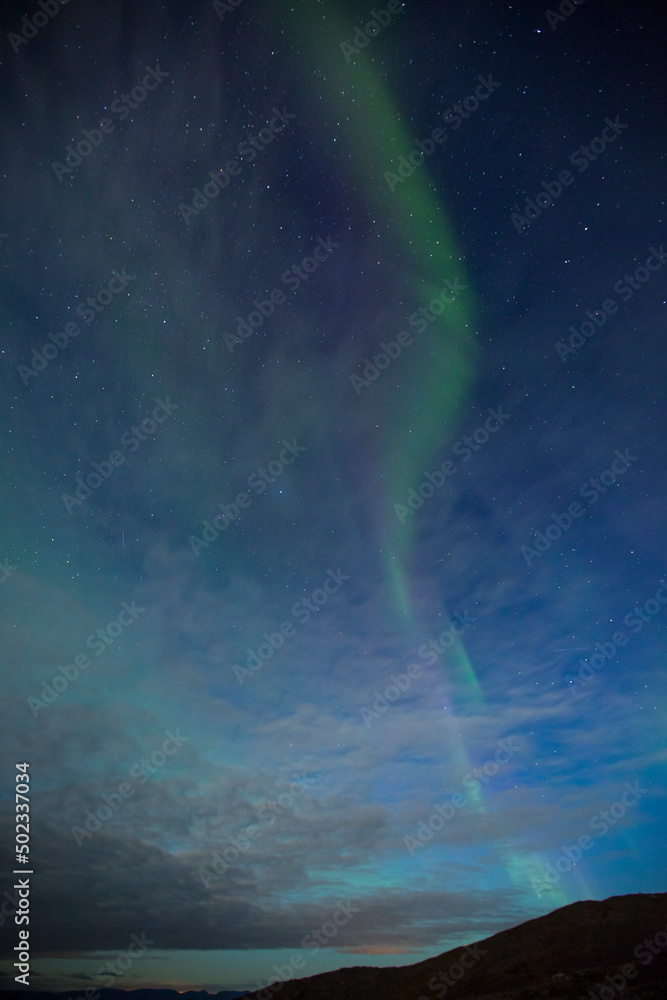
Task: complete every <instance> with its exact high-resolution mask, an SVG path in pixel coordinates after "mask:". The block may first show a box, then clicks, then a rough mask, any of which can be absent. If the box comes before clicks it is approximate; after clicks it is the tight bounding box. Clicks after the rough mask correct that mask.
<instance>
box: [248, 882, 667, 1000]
mask: <svg viewBox="0 0 667 1000" xmlns="http://www.w3.org/2000/svg"><path fill="white" fill-rule="evenodd" d="M277 987H278V983H276V985H275V986H273V988H272V990H271V991H269V990H258V991H254V992H251V993H247V994H245V998H244V1000H268V997H269V996H276V997H279V998H280V1000H441V998H446V1000H596V998H599V1000H614V998H616V997H622V998H623V1000H667V893H659V894H650V895H641V894H639V895H630V896H612V897H611V898H610V899H606V900H604V901H602V902H598V901H596V900H585V901H582V902H577V903H571V904H570V905H569V906H563V907H561V908H560V909H558V910H554V911H553V913H549V914H547V915H546V916H544V917H537V918H536V919H535V920H529V921H527V922H526V923H523V924H520V925H519V926H518V927H514V928H512V929H511V930H507V931H501V932H500V933H499V934H494V935H493V936H492V937H489V938H486V939H485V940H483V941H480V942H477V943H476V944H475V945H469V946H467V947H463V948H461V947H459V948H454V949H452V950H451V951H448V952H445V953H444V954H443V955H439V956H438V957H437V958H429V959H426V960H425V961H423V962H418V963H417V964H416V965H408V966H401V967H399V968H382V969H378V968H373V967H367V966H356V967H353V968H348V969H339V970H338V971H337V972H325V973H321V974H319V975H316V976H311V977H309V978H307V979H296V980H291V981H289V982H286V983H284V984H282V985H280V986H279V988H277ZM591 991H593V992H591Z"/></svg>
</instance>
